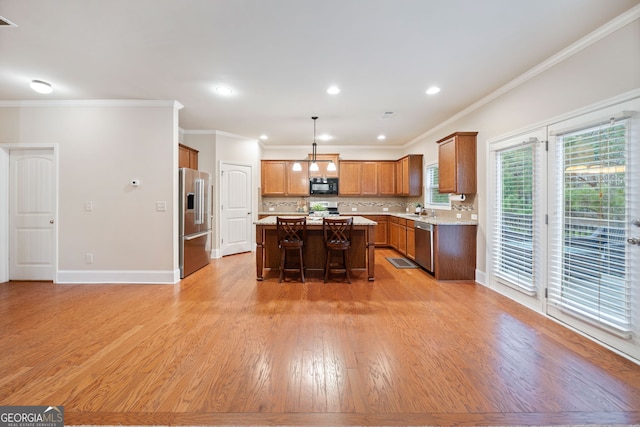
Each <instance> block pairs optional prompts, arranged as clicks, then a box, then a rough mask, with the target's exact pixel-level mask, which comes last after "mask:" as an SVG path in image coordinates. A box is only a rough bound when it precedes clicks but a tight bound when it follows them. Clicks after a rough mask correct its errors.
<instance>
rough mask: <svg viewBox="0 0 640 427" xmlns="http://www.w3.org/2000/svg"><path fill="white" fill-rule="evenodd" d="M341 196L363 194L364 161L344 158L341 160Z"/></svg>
mask: <svg viewBox="0 0 640 427" xmlns="http://www.w3.org/2000/svg"><path fill="white" fill-rule="evenodd" d="M339 192H340V195H341V196H359V195H361V194H362V162H360V161H349V160H343V161H342V162H340V186H339Z"/></svg>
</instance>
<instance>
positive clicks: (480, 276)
mask: <svg viewBox="0 0 640 427" xmlns="http://www.w3.org/2000/svg"><path fill="white" fill-rule="evenodd" d="M476 282H478V283H480V284H481V285H483V286H487V285H486V283H487V275H486V273H485V272H484V271H480V270H476Z"/></svg>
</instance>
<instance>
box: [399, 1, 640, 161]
mask: <svg viewBox="0 0 640 427" xmlns="http://www.w3.org/2000/svg"><path fill="white" fill-rule="evenodd" d="M638 18H640V5H637V6H634V7H632V8H631V9H629V10H628V11H626V12H625V13H623V14H622V15H619V16H618V17H617V18H614V19H612V20H611V21H609V22H607V23H606V24H604V25H602V26H601V27H599V28H597V29H596V30H595V31H592V32H591V33H589V34H588V35H586V36H585V37H583V38H581V39H580V40H578V41H577V42H575V43H573V44H571V45H569V46H567V47H566V48H564V49H562V50H561V51H560V52H558V53H556V54H555V55H553V56H551V57H549V58H548V59H547V60H545V61H543V62H541V63H540V64H538V65H536V66H535V67H533V68H532V69H530V70H529V71H527V72H525V73H523V74H521V75H520V76H518V77H516V78H515V79H513V80H511V81H510V82H509V83H507V84H505V85H503V86H501V87H500V88H498V89H496V90H495V91H493V92H491V93H490V94H489V95H487V96H485V97H484V98H482V99H481V100H479V101H477V102H475V103H473V104H471V105H470V106H468V107H467V108H465V109H464V110H462V111H460V112H459V113H457V114H454V115H453V116H451V117H450V118H449V119H447V120H445V121H444V122H442V123H440V124H439V125H437V126H436V127H434V128H431V129H430V130H428V131H427V132H425V133H423V134H421V135H418V136H417V137H415V138H413V139H412V140H410V141H409V142H407V143H406V144H404V145H403V146H402V147H403V148H407V147H409V146H411V145H413V144H415V143H416V142H418V141H420V140H423V139H424V138H426V137H428V136H429V135H431V134H433V133H435V132H437V131H438V130H440V129H442V128H444V127H446V126H448V125H449V124H451V123H453V122H455V121H457V120H459V119H461V118H462V117H464V116H466V115H468V114H470V113H472V112H473V111H475V110H477V109H479V108H480V107H483V106H484V105H486V104H488V103H490V102H491V101H493V100H494V99H496V98H499V97H500V96H502V95H504V94H505V93H507V92H509V91H511V90H513V89H515V88H516V87H518V86H520V85H521V84H523V83H525V82H527V81H529V80H531V79H533V78H534V77H536V76H537V75H539V74H541V73H543V72H545V71H547V70H549V69H550V68H552V67H554V66H555V65H557V64H559V63H561V62H562V61H565V60H567V59H568V58H570V57H572V56H573V55H575V54H576V53H579V52H581V51H583V50H584V49H586V48H588V47H589V46H591V45H593V44H594V43H597V42H598V41H600V40H602V39H603V38H605V37H607V36H609V35H611V34H613V33H615V32H616V31H618V30H619V29H621V28H623V27H625V26H626V25H628V24H630V23H632V22H633V21H635V20H637V19H638Z"/></svg>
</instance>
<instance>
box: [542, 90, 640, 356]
mask: <svg viewBox="0 0 640 427" xmlns="http://www.w3.org/2000/svg"><path fill="white" fill-rule="evenodd" d="M634 107H635V110H636V111H637V110H640V108H638V107H639V106H638V102H636V103H635V105H634V104H633V103H628V105H626V106H615V107H611V108H607V109H604V110H599V111H597V112H594V113H591V114H587V115H582V116H580V117H577V118H574V119H571V120H567V121H564V122H561V123H557V124H554V125H552V126H549V153H550V155H549V159H550V165H549V166H550V168H549V175H550V180H549V181H550V185H549V195H550V200H549V205H550V211H549V212H550V216H549V237H550V239H549V272H548V295H549V297H548V301H547V313H548V314H549V315H550V316H553V317H556V318H557V319H559V320H561V321H563V322H565V323H567V324H568V325H571V326H572V327H575V328H576V329H578V330H580V331H582V332H584V333H586V334H588V335H590V336H593V337H595V338H597V339H599V340H601V341H602V342H604V343H606V344H608V345H610V346H612V347H613V348H615V349H617V350H619V351H621V352H623V353H626V354H628V355H631V356H632V357H634V358H635V359H638V360H640V339H639V336H638V334H639V333H640V319H639V316H640V313H639V312H638V308H639V307H640V281H639V280H638V274H637V269H638V266H639V265H640V246H638V245H635V244H633V242H634V239H635V238H637V237H639V236H640V226H637V225H634V224H636V223H637V222H636V220H637V219H638V218H639V217H640V200H639V197H638V196H639V195H640V169H639V168H640V151H639V150H638V145H639V144H640V135H639V134H638V126H637V120H638V118H637V117H636V116H635V114H634V113H631V112H630V111H631V110H632V109H634ZM634 266H635V267H634ZM633 269H635V274H633Z"/></svg>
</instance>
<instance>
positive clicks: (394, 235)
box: [389, 216, 400, 251]
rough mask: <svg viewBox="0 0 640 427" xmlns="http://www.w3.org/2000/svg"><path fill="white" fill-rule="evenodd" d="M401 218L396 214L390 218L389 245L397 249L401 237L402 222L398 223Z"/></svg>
mask: <svg viewBox="0 0 640 427" xmlns="http://www.w3.org/2000/svg"><path fill="white" fill-rule="evenodd" d="M399 220H400V218H398V217H395V216H392V217H390V218H389V245H390V246H391V247H392V248H393V249H395V250H396V251H397V250H398V241H399V238H400V237H399V235H400V224H398V221H399Z"/></svg>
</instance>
